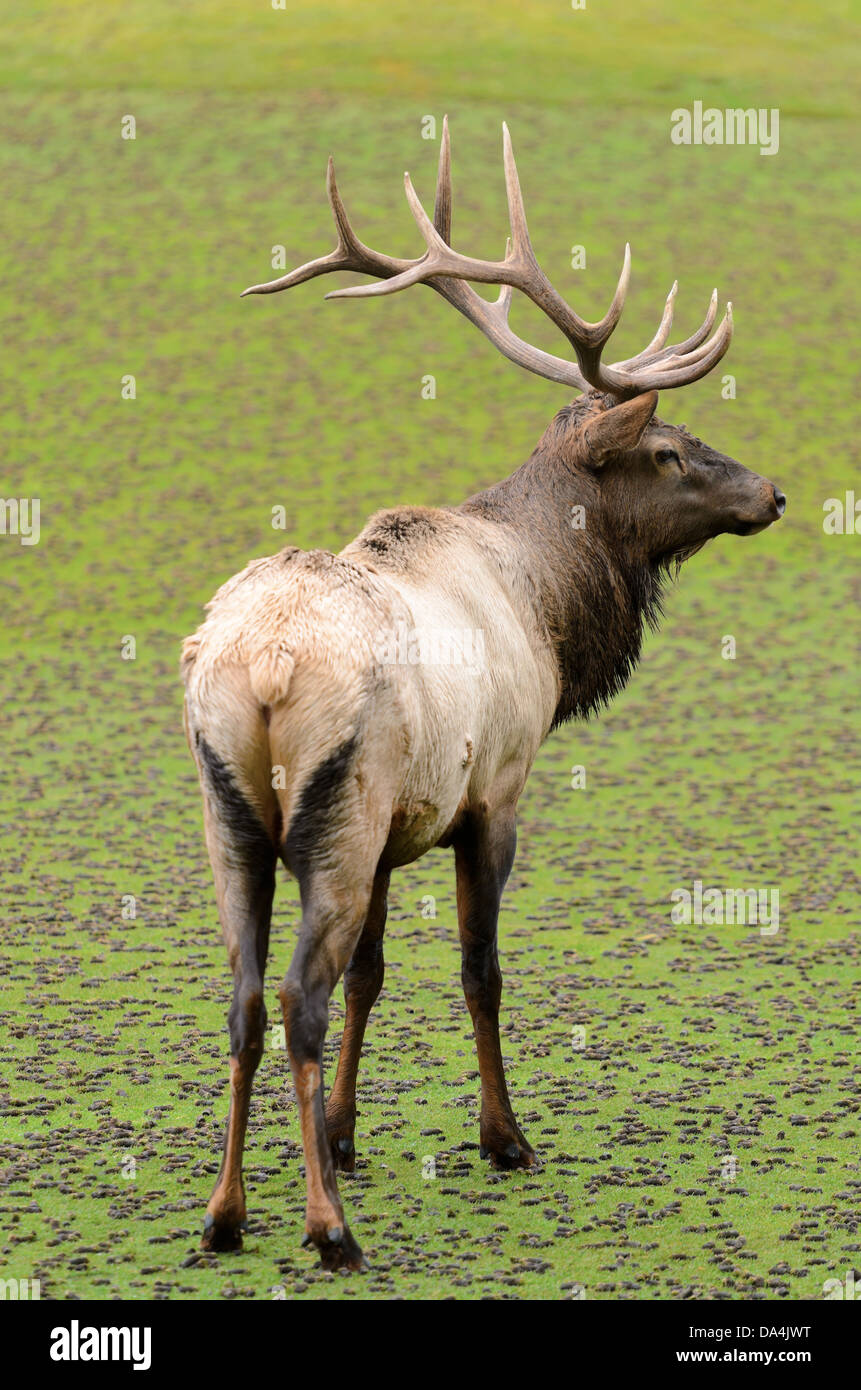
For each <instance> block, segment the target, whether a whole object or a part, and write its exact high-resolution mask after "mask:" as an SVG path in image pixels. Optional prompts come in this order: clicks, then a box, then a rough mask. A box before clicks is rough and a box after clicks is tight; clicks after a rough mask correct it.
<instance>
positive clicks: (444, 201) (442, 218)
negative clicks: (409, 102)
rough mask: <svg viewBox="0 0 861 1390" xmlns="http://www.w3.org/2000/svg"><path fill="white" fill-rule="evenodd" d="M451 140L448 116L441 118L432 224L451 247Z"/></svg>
mask: <svg viewBox="0 0 861 1390" xmlns="http://www.w3.org/2000/svg"><path fill="white" fill-rule="evenodd" d="M451 203H452V200H451V140H450V139H449V134H448V116H443V118H442V139H441V140H440V144H439V168H438V170H437V176H436V197H435V199H434V205H433V224H434V226H435V227H436V230H437V231H438V232H439V234H440V236H441V237H442V239H443V241H444V242H446V243H447V244H448V245H449V246H450V245H451Z"/></svg>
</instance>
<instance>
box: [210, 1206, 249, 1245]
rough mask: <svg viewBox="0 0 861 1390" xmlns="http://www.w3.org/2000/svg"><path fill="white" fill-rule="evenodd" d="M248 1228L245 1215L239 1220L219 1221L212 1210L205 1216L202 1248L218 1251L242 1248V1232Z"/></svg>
mask: <svg viewBox="0 0 861 1390" xmlns="http://www.w3.org/2000/svg"><path fill="white" fill-rule="evenodd" d="M247 1230H248V1222H247V1220H246V1219H245V1217H242V1218H241V1220H239V1221H226V1222H218V1221H216V1219H215V1217H214V1216H213V1215H212V1213H211V1212H207V1213H206V1216H205V1217H204V1218H203V1237H202V1239H201V1242H200V1248H201V1250H214V1251H216V1252H217V1253H218V1252H223V1251H228V1250H241V1249H242V1232H243V1231H247Z"/></svg>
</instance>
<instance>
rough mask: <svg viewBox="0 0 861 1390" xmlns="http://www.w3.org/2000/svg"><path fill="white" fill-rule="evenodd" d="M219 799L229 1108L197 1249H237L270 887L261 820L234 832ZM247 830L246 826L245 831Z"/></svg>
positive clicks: (212, 820) (211, 830)
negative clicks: (229, 972) (228, 992)
mask: <svg viewBox="0 0 861 1390" xmlns="http://www.w3.org/2000/svg"><path fill="white" fill-rule="evenodd" d="M224 810H225V808H224V806H223V805H222V806H219V807H217V808H212V807H210V806H206V807H205V812H204V819H205V823H206V833H207V844H208V846H209V852H210V858H211V860H212V867H213V872H214V876H215V887H216V895H217V898H218V909H219V915H220V917H221V923H222V929H223V932H224V939H225V942H226V944H227V949H228V954H229V957H230V964H231V967H232V969H233V981H234V983H233V1002H232V1004H231V1007H230V1013H229V1014H228V1027H229V1030H230V1109H229V1111H228V1116H227V1132H226V1134H225V1138H224V1151H223V1155H222V1160H221V1170H220V1172H219V1174H218V1181H217V1182H216V1184H215V1189H214V1191H213V1193H212V1196H211V1197H210V1199H209V1205H208V1206H207V1209H206V1217H205V1220H204V1230H203V1240H202V1242H201V1247H202V1249H204V1250H238V1249H240V1248H241V1246H242V1232H243V1230H245V1228H246V1208H245V1189H244V1187H243V1183H242V1151H243V1147H244V1144H245V1131H246V1127H247V1125H248V1110H249V1106H250V1103H251V1085H252V1081H253V1079H254V1073H255V1072H256V1070H257V1066H258V1063H259V1061H260V1058H261V1056H262V1054H263V1037H264V1032H265V1029H266V1009H265V1006H264V1003H263V975H264V971H265V969H266V953H267V951H268V948H269V923H270V918H271V913H272V899H273V895H274V892H275V848H274V845H273V844H272V841H271V840H270V838H269V836H268V835H267V834H266V832H265V830H264V829H263V827H262V826H259V827H258V826H256V825H255V824H254V822H253V821H248V822H247V823H246V825H245V826H244V827H243V832H242V833H239V828H238V827H237V825H236V824H235V822H234V823H233V824H232V825H231V824H230V823H227V822H226V821H225V818H224V814H223V813H224ZM252 832H253V833H252Z"/></svg>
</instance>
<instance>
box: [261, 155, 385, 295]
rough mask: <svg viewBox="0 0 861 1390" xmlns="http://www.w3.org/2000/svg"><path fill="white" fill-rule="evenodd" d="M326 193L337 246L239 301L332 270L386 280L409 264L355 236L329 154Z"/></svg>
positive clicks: (275, 290)
mask: <svg viewBox="0 0 861 1390" xmlns="http://www.w3.org/2000/svg"><path fill="white" fill-rule="evenodd" d="M326 192H327V194H328V195H329V206H330V207H331V209H332V216H333V218H334V220H335V228H336V230H337V233H338V245H337V246H336V247H335V250H334V251H330V252H329V254H328V256H318V257H317V259H316V260H313V261H308V262H306V264H305V265H301V266H299V267H298V269H296V270H291V271H290V272H289V274H287V275H282V276H281V277H280V279H278V280H269V281H266V282H265V283H264V284H262V285H250V286H249V287H248V289H247V290H243V291H242V294H241V295H240V296H239V297H240V299H244V298H245V296H246V295H247V294H275V293H276V292H277V291H278V290H289V289H292V287H293V286H294V285H301V284H302V283H303V281H305V280H313V279H314V277H315V276H316V275H328V274H329V273H330V272H331V271H333V270H358V271H363V272H365V273H366V274H368V275H383V276H386V277H389V276H392V275H397V274H399V273H400V272H401V271H402V270H403V269H404V268H405V267H407V266H410V265H412V261H402V260H398V259H397V257H395V256H383V255H381V254H380V253H379V252H378V251H372V250H371V248H370V246H365V244H364V243H363V242H361V241H360V240H359V238H358V237H357V236H356V233H355V232H354V231H353V228H352V227H351V225H350V219H349V218H348V216H347V210H346V208H345V207H344V203H343V199H342V198H341V194H340V192H339V191H338V184H337V180H336V179H335V161H334V160H333V158H332V156H331V155H329V162H328V165H327V167H326Z"/></svg>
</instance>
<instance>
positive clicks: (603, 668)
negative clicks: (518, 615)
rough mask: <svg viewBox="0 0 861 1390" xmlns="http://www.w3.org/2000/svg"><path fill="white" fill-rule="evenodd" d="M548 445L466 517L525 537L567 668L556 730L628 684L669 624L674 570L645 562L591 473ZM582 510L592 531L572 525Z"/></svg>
mask: <svg viewBox="0 0 861 1390" xmlns="http://www.w3.org/2000/svg"><path fill="white" fill-rule="evenodd" d="M548 434H549V431H548ZM548 445H549V441H548V440H547V435H545V438H544V439H543V440H542V441H541V443H540V444H539V446H538V448H537V449H536V450H535V452H534V453H533V454H532V456H531V458H530V459H529V460H528V461H527V462H526V463H525V464H523V466H522V467H521V468H519V469H518V470H517V471H516V472H515V473H513V474H512V475H511V477H510V478H506V479H505V480H504V482H501V483H497V484H496V485H495V486H494V487H491V488H489V489H488V490H487V491H486V492H482V493H479V494H477V495H476V496H475V497H471V498H469V500H468V501H467V502H464V503H463V504H462V505H461V507H460V508H458V510H459V511H462V512H466V513H470V512H472V513H478V514H480V515H481V516H482V517H484V518H485V519H486V520H488V521H496V522H498V523H499V524H501V525H505V526H506V527H508V528H510V530H511V531H512V532H513V533H514V534H515V536H516V543H517V545H518V548H519V549H520V551H521V559H522V564H523V565H525V566H528V569H529V572H530V573H531V575H532V577H533V581H534V594H535V604H536V607H537V608H538V609H539V612H538V613H537V614H536V616H537V617H538V620H539V623H540V626H541V627H542V629H543V630H544V631H546V633H547V640H548V641H549V642H550V644H551V646H552V647H553V651H554V655H555V658H556V663H557V666H558V670H559V679H560V686H561V691H560V698H559V704H558V706H557V709H556V713H555V715H554V719H553V726H552V727H554V728H555V727H556V726H557V725H558V724H561V723H563V722H564V721H565V720H567V719H572V718H581V719H585V718H588V717H589V715H590V714H592V713H594V712H595V711H596V710H598V709H600V708H601V707H602V706H603V705H605V704H607V703H608V702H609V701H610V700H611V699H612V698H613V696H614V695H616V694H617V693H618V692H619V691H620V690H621V689H622V688H623V687H624V686H625V685H626V683H627V681H628V679H629V677H630V675H631V673H632V671H633V670H634V667H635V666H636V664H637V661H638V660H639V656H640V651H641V648H642V642H643V633H644V629H645V627H646V626H647V625H648V626H649V627H652V628H654V627H657V624H658V622H659V620H660V617H661V613H662V608H661V598H662V588H663V580H664V576H665V574H666V566H665V565H664V564H661V563H660V562H654V561H650V560H649V559H648V558H646V557H645V556H643V555H638V553H637V547H636V545H635V544H634V538H633V536H632V535H628V536H624V535H623V536H620V535H619V534H618V525H614V524H613V521H612V519H611V518H610V517H608V516H607V515H606V514H605V512H604V510H603V507H602V498H601V490H600V488H599V486H598V484H597V482H596V481H595V478H594V477H593V476H592V474H591V473H589V471H588V470H587V469H584V468H578V467H576V466H573V465H570V464H568V463H567V462H565V461H563V460H562V459H561V458H560V456H559V453H558V451H557V450H554V449H553V448H552V447H549V446H548ZM577 506H582V507H583V508H584V511H585V528H584V529H576V528H575V526H574V525H572V518H574V517H575V513H574V512H573V511H572V508H574V507H577Z"/></svg>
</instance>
